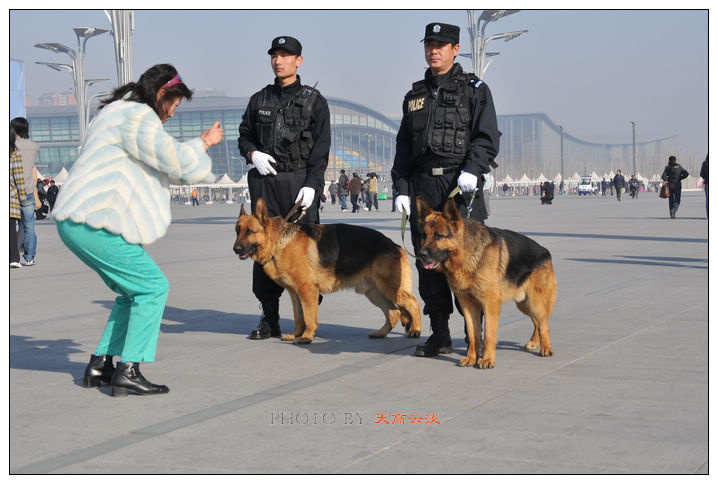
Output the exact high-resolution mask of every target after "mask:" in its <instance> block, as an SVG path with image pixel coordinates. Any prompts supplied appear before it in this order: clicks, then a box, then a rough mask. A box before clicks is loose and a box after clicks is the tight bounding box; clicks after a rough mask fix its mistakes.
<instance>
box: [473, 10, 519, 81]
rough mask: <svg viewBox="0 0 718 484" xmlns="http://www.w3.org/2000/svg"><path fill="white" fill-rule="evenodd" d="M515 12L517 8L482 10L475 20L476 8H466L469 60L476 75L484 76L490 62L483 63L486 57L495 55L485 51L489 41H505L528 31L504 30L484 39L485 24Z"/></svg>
mask: <svg viewBox="0 0 718 484" xmlns="http://www.w3.org/2000/svg"><path fill="white" fill-rule="evenodd" d="M516 12H519V10H484V11H483V12H482V14H481V16H480V17H479V19H478V20H476V10H467V13H468V15H469V25H468V27H467V28H468V30H469V37H470V38H471V62H472V64H473V67H474V73H475V74H476V75H477V76H479V77H481V78H483V77H484V73H485V71H486V68H487V67H488V66H489V63H490V61H489V63H487V64H486V65H484V61H485V59H486V57H489V56H490V55H496V53H493V52H492V53H487V52H486V46H487V45H488V44H489V42H491V41H492V40H498V39H504V41H505V42H508V41H510V40H513V39H515V38H516V37H518V36H519V35H521V34H524V33H526V32H528V30H517V31H514V32H505V33H502V34H496V35H492V36H491V37H489V38H487V39H485V34H486V26H487V25H488V24H489V23H490V22H495V21H497V20H498V19H500V18H502V17H505V16H507V15H511V14H514V13H516Z"/></svg>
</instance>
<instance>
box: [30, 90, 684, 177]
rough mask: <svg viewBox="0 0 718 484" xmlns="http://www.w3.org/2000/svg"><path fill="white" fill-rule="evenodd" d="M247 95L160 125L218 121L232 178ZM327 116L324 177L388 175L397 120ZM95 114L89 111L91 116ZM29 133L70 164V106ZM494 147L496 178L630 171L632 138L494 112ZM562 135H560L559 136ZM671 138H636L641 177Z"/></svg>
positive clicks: (342, 109) (43, 159)
mask: <svg viewBox="0 0 718 484" xmlns="http://www.w3.org/2000/svg"><path fill="white" fill-rule="evenodd" d="M248 101H249V98H247V97H239V98H236V97H194V98H193V99H192V100H191V101H190V102H183V103H182V104H181V105H180V107H179V108H178V109H177V111H176V112H175V115H174V117H173V118H172V119H170V120H169V121H168V122H167V123H166V124H165V129H166V130H167V131H168V132H169V133H170V134H171V135H172V136H174V137H176V138H177V139H179V140H181V141H182V140H187V139H190V138H193V137H195V136H199V135H200V134H201V133H202V131H204V130H206V129H208V128H209V127H210V126H212V123H214V121H220V122H221V123H222V125H223V126H224V133H225V139H224V140H223V141H222V143H220V144H219V145H216V146H213V147H212V148H211V149H210V152H209V154H210V156H211V157H212V160H213V170H214V172H215V175H217V177H218V178H219V177H222V176H223V175H224V174H225V173H226V174H227V175H229V177H230V178H232V179H233V180H238V179H240V178H241V177H242V176H243V175H244V173H245V172H246V171H247V165H246V163H245V160H244V158H242V156H241V155H240V154H239V149H238V148H237V137H238V136H239V123H240V122H241V120H242V115H243V114H244V111H245V110H246V107H247V103H248ZM327 102H328V104H329V110H330V114H331V120H330V121H331V132H332V146H331V152H330V156H329V166H328V169H327V174H326V179H327V180H331V179H337V178H338V173H339V170H340V169H345V170H346V171H347V173H348V174H350V175H351V173H352V172H357V173H360V174H366V173H368V172H372V171H373V172H376V173H378V174H383V175H388V174H389V171H390V170H391V165H392V163H393V160H394V154H395V149H396V134H397V131H398V129H399V122H398V121H397V120H392V119H390V118H388V117H387V116H385V115H383V114H381V113H379V112H377V111H374V110H372V109H370V108H367V107H366V106H362V105H360V104H357V103H354V102H351V101H348V100H344V99H337V98H327ZM94 114H96V112H94V113H93V115H94ZM27 118H28V121H29V122H30V136H31V138H32V139H33V140H34V141H36V142H37V143H38V144H40V147H41V148H40V152H39V154H38V160H37V165H38V169H39V170H40V172H41V173H42V174H43V175H47V176H55V175H56V174H57V173H59V172H60V171H61V170H62V168H63V167H65V168H66V169H68V170H69V169H70V167H71V166H72V164H73V163H74V161H75V160H76V159H77V156H78V150H77V146H78V142H79V141H78V140H79V129H78V124H77V106H42V107H32V106H31V107H28V108H27ZM498 122H499V129H500V130H501V132H502V133H503V135H502V136H501V150H500V153H499V156H498V158H497V160H496V161H497V162H498V164H499V168H498V169H497V172H496V173H495V176H496V179H503V178H504V177H505V176H506V175H510V176H511V177H512V178H514V179H518V178H519V177H521V176H522V175H523V174H526V175H528V177H529V178H535V177H538V176H539V175H540V174H542V173H543V174H544V175H545V176H546V177H548V178H552V179H553V178H554V177H555V176H556V174H558V173H561V151H562V144H563V160H564V163H563V165H564V166H563V173H564V174H565V176H566V177H570V176H571V175H572V174H573V173H575V172H578V173H579V174H584V173H586V172H587V173H591V171H595V172H596V173H599V174H602V173H604V172H606V173H607V172H610V171H615V170H616V169H621V170H622V171H623V172H624V173H631V170H632V163H633V161H632V160H633V144H632V143H615V144H599V143H592V142H588V141H584V140H581V139H578V138H576V137H574V136H571V135H569V134H568V133H565V132H563V134H562V130H561V127H560V126H558V125H557V124H556V123H554V122H553V121H551V119H549V117H548V116H546V115H545V114H542V113H539V114H516V115H500V116H499V117H498ZM562 139H563V141H562ZM674 140H675V137H669V138H663V139H657V140H652V141H641V142H640V143H636V160H637V168H638V171H639V172H640V173H641V174H643V175H651V174H653V173H660V172H661V171H662V170H663V166H664V165H665V163H666V160H667V158H668V155H669V154H671V153H670V150H671V149H672V148H673V141H674Z"/></svg>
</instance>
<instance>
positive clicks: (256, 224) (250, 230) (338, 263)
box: [234, 199, 421, 343]
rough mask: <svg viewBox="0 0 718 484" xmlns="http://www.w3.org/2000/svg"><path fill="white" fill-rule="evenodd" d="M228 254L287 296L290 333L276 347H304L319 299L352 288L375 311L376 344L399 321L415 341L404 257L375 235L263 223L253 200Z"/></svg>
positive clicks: (414, 307)
mask: <svg viewBox="0 0 718 484" xmlns="http://www.w3.org/2000/svg"><path fill="white" fill-rule="evenodd" d="M235 231H236V232H237V239H236V241H235V243H234V252H235V253H236V254H237V255H239V258H240V259H242V260H244V259H247V258H250V257H251V258H252V259H253V260H254V261H256V262H258V263H259V264H261V265H262V266H263V267H264V271H265V272H266V273H267V275H268V276H269V277H270V278H271V279H272V280H274V281H275V282H276V283H277V284H279V285H280V286H282V287H284V288H285V289H287V291H288V292H289V294H290V296H291V299H292V306H293V309H294V332H293V333H291V334H283V335H282V340H284V341H296V342H297V343H311V342H312V339H314V334H315V332H316V330H317V318H318V299H319V295H320V294H328V293H331V292H335V291H339V290H340V289H349V288H354V289H355V290H356V292H358V293H359V294H364V295H365V296H366V297H367V298H368V299H369V301H371V302H372V303H373V304H374V305H375V306H377V307H378V308H379V309H381V310H382V312H383V313H384V317H385V322H384V326H383V327H382V328H381V329H379V330H378V331H375V332H373V333H370V334H369V337H370V338H383V337H385V336H386V335H387V334H388V333H389V331H391V330H392V328H394V326H396V323H397V322H398V321H399V320H400V319H401V322H402V324H403V325H404V328H405V332H406V336H408V337H410V338H416V337H418V336H419V335H420V334H421V312H420V308H419V303H418V301H417V300H416V298H415V297H414V294H413V285H412V271H411V264H410V263H409V258H408V257H407V254H406V252H405V251H404V250H403V249H402V248H401V247H399V246H398V245H396V244H395V243H394V242H392V241H391V240H390V239H389V238H388V237H386V236H385V235H383V234H382V233H380V232H378V231H376V230H373V229H369V228H366V227H360V226H356V225H348V224H316V225H313V224H295V223H288V222H285V221H284V220H283V219H282V218H281V217H269V216H268V215H267V208H266V205H265V203H264V200H262V199H258V200H257V206H256V208H255V210H254V213H253V214H252V215H249V214H247V213H246V212H245V210H244V205H242V208H241V211H240V214H239V219H238V220H237V225H236V228H235Z"/></svg>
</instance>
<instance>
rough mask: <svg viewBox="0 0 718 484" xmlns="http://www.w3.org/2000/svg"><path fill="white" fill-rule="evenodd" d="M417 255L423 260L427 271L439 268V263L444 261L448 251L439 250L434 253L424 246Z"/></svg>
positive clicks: (422, 262) (422, 263)
mask: <svg viewBox="0 0 718 484" xmlns="http://www.w3.org/2000/svg"><path fill="white" fill-rule="evenodd" d="M416 257H417V258H418V259H419V260H420V261H421V265H422V266H423V267H424V269H426V270H427V271H430V270H433V269H438V267H439V264H441V263H442V262H444V261H445V260H446V258H447V254H446V251H443V250H442V251H439V252H438V253H434V254H432V253H431V252H430V251H429V250H428V249H426V248H422V249H419V250H418V251H417V252H416Z"/></svg>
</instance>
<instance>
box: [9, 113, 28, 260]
mask: <svg viewBox="0 0 718 484" xmlns="http://www.w3.org/2000/svg"><path fill="white" fill-rule="evenodd" d="M16 136H17V135H16V134H15V130H14V129H12V126H10V268H12V269H16V268H18V267H22V265H21V264H20V250H19V249H18V246H17V223H18V221H19V220H20V218H21V216H22V214H21V211H20V204H21V203H22V202H24V201H25V198H27V196H26V195H25V180H24V177H23V173H22V157H21V156H20V152H19V151H18V150H17V146H15V137H16Z"/></svg>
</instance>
